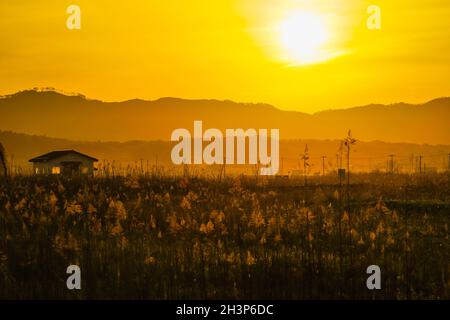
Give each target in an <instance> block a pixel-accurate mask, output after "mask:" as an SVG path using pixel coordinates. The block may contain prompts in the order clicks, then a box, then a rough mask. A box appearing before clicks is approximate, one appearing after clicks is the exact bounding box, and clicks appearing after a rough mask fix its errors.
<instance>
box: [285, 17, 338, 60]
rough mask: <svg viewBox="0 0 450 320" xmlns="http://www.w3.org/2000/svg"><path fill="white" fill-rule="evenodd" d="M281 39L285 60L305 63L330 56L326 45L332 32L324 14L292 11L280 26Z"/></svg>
mask: <svg viewBox="0 0 450 320" xmlns="http://www.w3.org/2000/svg"><path fill="white" fill-rule="evenodd" d="M278 33H279V41H280V46H281V49H282V52H283V56H284V58H285V60H288V61H289V62H290V63H291V64H295V65H305V64H313V63H318V62H322V61H324V60H328V59H329V58H330V54H329V53H327V50H326V45H327V43H328V42H329V40H330V32H329V30H328V26H327V23H326V19H324V17H323V16H321V15H319V14H316V13H311V12H304V11H295V12H290V13H289V14H288V15H287V16H286V17H285V19H284V20H282V21H281V22H280V23H279V26H278Z"/></svg>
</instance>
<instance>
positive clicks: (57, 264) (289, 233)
mask: <svg viewBox="0 0 450 320" xmlns="http://www.w3.org/2000/svg"><path fill="white" fill-rule="evenodd" d="M349 194H350V197H349V198H348V199H347V198H346V192H345V191H343V190H341V188H340V187H339V184H338V183H337V182H336V181H335V179H334V177H317V178H315V180H314V179H311V181H309V182H308V187H307V189H305V186H304V185H303V184H302V180H301V181H291V180H290V179H288V180H286V181H284V180H283V181H276V179H273V180H271V181H267V182H265V183H261V182H255V181H253V180H252V179H250V178H245V177H240V178H226V179H223V180H222V181H217V180H211V179H204V178H186V177H185V178H183V177H178V178H177V177H161V176H158V177H157V176H153V177H152V176H147V177H144V176H141V177H131V176H129V177H103V178H99V177H96V178H85V179H81V178H78V179H76V178H63V177H54V176H53V177H33V176H16V177H11V178H10V179H8V180H0V298H1V299H29V298H39V299H119V298H120V299H449V298H450V295H449V289H450V277H449V270H450V268H449V267H450V259H449V258H450V257H449V253H450V239H449V230H448V224H449V222H450V215H449V213H450V176H449V175H448V174H447V173H442V174H436V175H434V176H432V177H426V176H422V177H414V176H407V175H385V174H371V175H369V174H365V175H364V174H361V175H356V174H355V175H354V176H353V180H352V184H351V186H350V190H349ZM305 200H306V201H305ZM72 264H75V265H79V266H80V268H81V274H82V290H73V291H71V290H68V289H67V288H66V279H67V276H68V275H67V274H66V268H67V266H69V265H72ZM374 264H375V265H378V266H380V268H381V272H382V282H381V283H382V289H381V290H374V291H371V290H368V289H367V287H366V280H367V277H368V274H366V269H367V267H368V266H369V265H374Z"/></svg>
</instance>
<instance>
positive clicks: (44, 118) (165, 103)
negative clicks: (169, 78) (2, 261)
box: [0, 90, 450, 144]
mask: <svg viewBox="0 0 450 320" xmlns="http://www.w3.org/2000/svg"><path fill="white" fill-rule="evenodd" d="M330 99H332V97H330ZM299 109H301V107H299ZM449 119H450V98H439V99H435V100H432V101H429V102H427V103H424V104H419V105H411V104H406V103H397V104H392V105H378V104H372V105H367V106H362V107H355V108H349V109H341V110H330V111H322V112H318V113H315V114H312V115H311V114H307V113H302V112H293V111H283V110H280V109H277V108H275V107H274V106H271V105H268V104H260V103H258V104H250V103H236V102H232V101H228V100H226V101H219V100H185V99H178V98H161V99H158V100H155V101H144V100H138V99H135V100H128V101H123V102H102V101H99V100H90V99H86V98H85V97H84V96H81V95H77V96H71V95H64V94H62V93H59V92H56V91H35V90H26V91H21V92H18V93H15V94H12V95H8V96H4V97H2V98H0V130H3V131H5V130H10V131H14V132H20V133H27V134H37V135H47V136H50V137H59V138H66V139H72V140H81V141H98V140H102V141H119V142H123V141H129V140H147V141H148V140H170V135H171V133H172V131H173V130H174V129H176V128H187V129H188V130H190V131H192V130H193V121H194V120H202V121H203V126H204V130H205V129H206V128H218V129H221V130H225V129H226V128H244V129H247V128H256V129H258V128H279V129H280V137H281V139H339V138H343V137H344V136H345V135H346V133H347V130H348V129H351V130H352V132H353V134H354V136H355V137H356V138H357V139H359V140H363V141H373V140H381V141H386V142H411V143H428V144H450V130H449Z"/></svg>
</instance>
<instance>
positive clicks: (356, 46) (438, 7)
mask: <svg viewBox="0 0 450 320" xmlns="http://www.w3.org/2000/svg"><path fill="white" fill-rule="evenodd" d="M71 4H76V5H78V6H79V7H80V8H81V30H69V29H67V27H66V19H67V17H68V16H69V15H68V14H67V13H66V9H67V7H68V6H69V5H71ZM371 4H374V5H378V6H379V7H380V8H381V30H369V29H368V28H367V27H366V20H367V18H368V17H369V14H368V13H367V12H366V11H367V8H368V6H369V5H371ZM305 16H306V17H307V18H306V19H304V17H305ZM300 17H301V18H302V19H303V20H302V21H309V22H307V23H306V25H305V24H300V27H298V24H297V20H299V19H300ZM448 17H450V2H449V1H448V0H427V1H424V0H395V1H393V0H372V1H364V0H345V1H344V0H340V1H337V0H328V1H325V0H314V1H293V0H214V1H211V0H189V1H187V0H186V1H185V0H170V1H161V0H133V1H120V2H119V1H106V0H70V1H65V0H61V1H56V0H53V1H51V0H39V1H35V0H2V1H1V2H0V38H1V41H0V94H9V93H13V92H15V91H18V90H23V89H27V88H32V87H47V86H49V87H56V88H58V89H61V90H64V91H69V92H79V93H83V94H85V95H87V96H88V97H91V98H97V99H101V100H106V101H117V100H127V99H132V98H142V99H157V98H159V97H165V96H172V97H182V98H215V99H231V100H235V101H242V102H267V103H271V104H273V105H275V106H277V107H279V108H281V109H289V110H298V111H303V112H310V113H312V112H317V111H320V110H323V109H330V108H342V107H351V106H355V105H363V104H368V103H372V102H376V103H392V102H399V101H405V102H412V103H419V102H424V101H426V100H430V99H432V98H435V97H441V96H450V81H449V76H448V75H449V74H450V19H449V18H448ZM296 28H306V29H308V32H307V33H305V32H304V30H303V31H299V30H297V29H296ZM299 33H300V34H299ZM293 39H300V42H296V41H294V40H293ZM308 41H311V42H312V44H311V46H310V47H307V46H306V45H305V42H306V43H308ZM316 42H317V43H318V42H320V43H319V44H317V43H316ZM299 43H302V44H300V45H299ZM305 46H306V47H305ZM317 46H320V48H318V47H317ZM311 48H312V49H311ZM304 50H309V51H307V52H308V59H305V61H306V63H305V61H300V60H302V58H303V56H302V55H303V54H304ZM299 55H300V58H299Z"/></svg>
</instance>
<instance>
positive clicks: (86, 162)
mask: <svg viewBox="0 0 450 320" xmlns="http://www.w3.org/2000/svg"><path fill="white" fill-rule="evenodd" d="M64 161H77V162H81V165H80V171H81V172H82V173H85V174H88V175H93V174H94V161H92V160H90V159H88V158H85V157H82V156H80V155H78V154H75V153H74V154H67V155H64V156H62V157H59V158H56V159H53V160H50V161H48V162H45V163H38V162H35V163H34V166H33V168H34V172H35V173H38V174H51V173H52V169H53V167H60V168H61V167H62V165H61V162H64ZM36 169H37V170H38V172H36ZM83 169H84V170H86V172H84V171H83ZM61 170H62V169H61Z"/></svg>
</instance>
